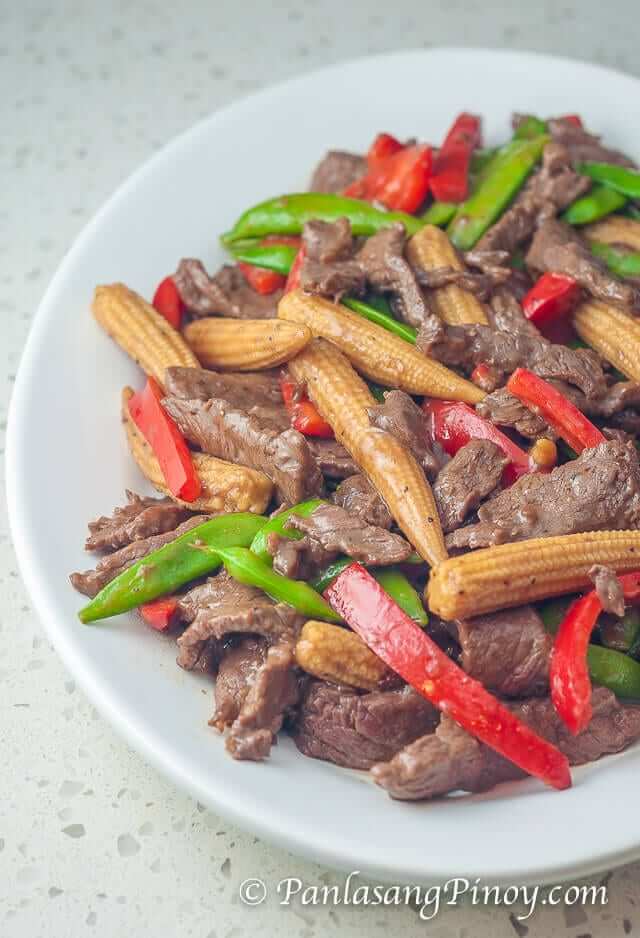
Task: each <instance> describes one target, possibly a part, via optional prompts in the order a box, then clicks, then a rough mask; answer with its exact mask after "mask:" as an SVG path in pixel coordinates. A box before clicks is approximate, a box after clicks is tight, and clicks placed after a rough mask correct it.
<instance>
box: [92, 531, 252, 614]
mask: <svg viewBox="0 0 640 938" xmlns="http://www.w3.org/2000/svg"><path fill="white" fill-rule="evenodd" d="M266 520H267V519H266V518H263V517H262V516H260V515H253V514H249V513H247V512H236V513H234V514H228V515H218V516H217V517H216V518H211V519H209V520H208V521H204V522H203V523H202V524H199V525H198V526H197V527H195V528H192V529H191V530H190V531H187V532H186V533H185V534H182V535H181V536H180V537H177V538H176V539H175V540H174V541H170V542H169V543H168V544H165V545H164V547H160V548H159V549H158V550H154V551H152V553H150V554H147V556H146V557H142V558H141V559H140V560H138V561H137V562H136V563H134V564H132V565H131V566H130V567H127V569H126V570H123V571H122V573H120V574H119V575H118V576H117V577H115V579H113V580H112V581H111V582H110V583H107V585H106V586H105V587H104V589H102V590H100V592H99V593H98V595H97V596H95V597H94V598H93V599H92V600H91V602H90V603H89V604H88V605H87V606H85V607H84V609H81V610H80V612H79V613H78V616H79V618H80V621H81V622H84V623H88V622H95V621H96V620H98V619H106V618H108V617H109V616H116V615H119V614H120V613H121V612H127V611H128V610H129V609H135V607H136V606H141V605H142V604H143V603H148V602H150V601H151V600H152V599H157V597H158V596H164V595H166V594H167V593H172V592H173V591H174V590H176V589H178V588H179V587H180V586H183V585H184V584H185V583H189V582H190V581H191V580H195V579H197V578H198V577H201V576H204V575H205V574H206V573H211V572H212V570H215V569H216V568H217V567H219V566H220V558H219V556H218V554H217V553H215V549H216V548H217V547H225V546H234V547H248V545H249V544H250V543H251V542H252V540H253V539H254V538H255V536H256V534H257V533H258V531H259V530H260V528H261V527H262V526H263V524H265V523H266Z"/></svg>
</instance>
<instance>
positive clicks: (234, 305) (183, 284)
mask: <svg viewBox="0 0 640 938" xmlns="http://www.w3.org/2000/svg"><path fill="white" fill-rule="evenodd" d="M173 279H174V281H175V284H176V286H177V288H178V292H179V294H180V296H181V298H182V302H183V303H184V305H185V306H186V307H187V309H188V310H189V312H190V313H191V315H192V316H196V317H199V316H212V315H213V314H215V313H217V314H218V315H220V316H229V317H230V318H232V319H273V318H274V317H275V316H277V315H278V301H279V300H280V297H281V296H282V290H276V291H275V292H274V293H270V294H269V295H267V296H264V295H263V294H261V293H258V292H257V290H254V289H253V287H251V286H250V285H249V284H248V283H247V281H246V279H245V278H244V276H243V274H242V272H241V271H240V270H239V268H238V267H235V266H232V265H230V264H225V265H224V266H223V267H221V268H220V270H219V271H218V273H217V274H216V275H215V277H210V276H209V274H208V273H207V271H206V270H205V268H204V265H203V264H202V262H201V261H199V260H195V259H194V258H184V259H183V260H181V261H180V263H179V265H178V269H177V271H176V272H175V274H174V275H173Z"/></svg>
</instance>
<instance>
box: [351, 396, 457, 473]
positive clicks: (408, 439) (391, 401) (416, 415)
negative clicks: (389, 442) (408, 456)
mask: <svg viewBox="0 0 640 938" xmlns="http://www.w3.org/2000/svg"><path fill="white" fill-rule="evenodd" d="M367 413H368V414H369V419H370V420H371V424H372V426H374V427H377V428H378V430H385V431H386V432H387V433H390V434H391V435H392V436H395V437H396V439H397V440H399V441H400V442H401V443H402V444H404V446H406V447H407V449H408V450H409V451H410V452H412V453H413V455H414V456H415V458H416V460H417V461H418V463H419V464H420V465H421V466H422V468H423V469H424V471H425V472H426V473H427V475H428V476H429V477H430V478H433V477H434V476H435V475H436V473H437V472H438V470H439V469H440V461H439V460H438V459H437V458H436V456H435V455H434V453H433V452H432V450H431V447H430V445H429V439H428V431H427V420H426V418H425V415H424V413H423V411H422V410H420V408H419V407H418V405H417V404H416V403H415V401H414V400H413V399H412V398H411V397H409V395H408V394H405V392H404V391H385V393H384V404H375V405H374V406H373V407H369V408H368V410H367Z"/></svg>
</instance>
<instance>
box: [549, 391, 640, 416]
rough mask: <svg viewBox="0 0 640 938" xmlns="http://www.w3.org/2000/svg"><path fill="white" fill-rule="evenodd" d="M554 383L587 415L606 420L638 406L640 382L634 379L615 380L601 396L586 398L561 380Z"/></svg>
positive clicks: (634, 409)
mask: <svg viewBox="0 0 640 938" xmlns="http://www.w3.org/2000/svg"><path fill="white" fill-rule="evenodd" d="M553 383H554V385H555V386H556V387H557V388H558V390H559V391H561V392H562V394H564V395H565V397H568V398H569V400H571V401H572V402H573V403H574V404H575V405H576V407H577V408H578V409H579V410H581V411H583V412H584V413H585V414H587V416H589V417H599V418H601V419H604V420H607V419H611V418H617V417H618V416H619V415H620V414H627V413H633V412H634V411H637V410H638V408H640V384H638V383H636V382H635V381H617V382H616V383H615V384H612V385H611V386H610V387H608V388H607V390H606V391H605V393H604V394H603V395H602V397H597V398H588V397H585V395H584V394H581V393H580V391H578V390H577V388H573V387H570V386H568V385H566V384H564V383H563V382H560V381H554V382H553Z"/></svg>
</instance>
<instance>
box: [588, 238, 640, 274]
mask: <svg viewBox="0 0 640 938" xmlns="http://www.w3.org/2000/svg"><path fill="white" fill-rule="evenodd" d="M590 247H591V253H592V254H595V256H596V257H599V258H600V260H603V261H604V262H605V264H606V265H607V267H608V268H609V270H610V271H611V273H612V274H615V275H616V277H640V252H639V251H623V250H620V249H619V248H615V247H613V245H611V244H603V243H602V242H600V241H592V242H591V244H590Z"/></svg>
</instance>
